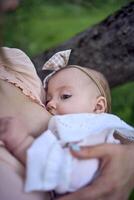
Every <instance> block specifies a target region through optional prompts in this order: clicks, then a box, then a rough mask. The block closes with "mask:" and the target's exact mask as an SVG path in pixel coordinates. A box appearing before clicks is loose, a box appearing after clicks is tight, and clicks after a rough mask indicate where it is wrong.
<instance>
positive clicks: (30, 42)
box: [3, 0, 134, 200]
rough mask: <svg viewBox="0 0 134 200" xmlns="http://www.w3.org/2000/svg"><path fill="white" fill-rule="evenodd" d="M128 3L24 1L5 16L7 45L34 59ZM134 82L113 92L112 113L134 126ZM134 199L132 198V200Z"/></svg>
mask: <svg viewBox="0 0 134 200" xmlns="http://www.w3.org/2000/svg"><path fill="white" fill-rule="evenodd" d="M128 2H130V1H129V0H107V1H106V0H103V1H101V0H49V1H45V0H23V1H21V5H20V7H19V8H18V9H17V10H16V11H15V12H13V13H8V14H6V16H5V22H4V24H5V27H4V34H3V36H4V45H5V46H10V47H18V48H21V49H23V50H24V51H25V52H27V54H28V55H29V56H30V57H32V56H33V55H37V54H39V53H40V52H42V51H44V50H46V49H48V48H50V47H54V46H56V45H58V44H60V43H62V42H64V41H65V40H67V39H69V38H71V37H72V36H74V35H75V34H77V33H79V32H81V31H83V30H85V29H86V28H88V27H91V26H92V25H94V24H96V23H99V22H100V21H102V20H103V19H105V18H106V17H107V16H108V15H110V14H112V13H113V12H114V11H116V10H118V9H119V8H121V7H122V6H124V5H125V4H127V3H128ZM133 88H134V83H127V84H124V85H122V86H120V87H116V88H114V89H113V90H112V99H113V103H112V108H113V113H115V114H117V115H119V116H120V117H121V118H123V119H124V120H125V121H127V122H128V123H130V124H132V125H133V126H134V92H133ZM132 199H134V196H132V197H131V200H132Z"/></svg>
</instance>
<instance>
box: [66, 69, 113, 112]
mask: <svg viewBox="0 0 134 200" xmlns="http://www.w3.org/2000/svg"><path fill="white" fill-rule="evenodd" d="M65 68H77V69H79V70H81V71H82V72H83V73H85V74H86V75H87V76H88V77H89V78H90V79H91V80H92V81H93V82H94V83H95V85H96V86H97V88H98V90H99V91H100V94H101V96H103V97H105V98H106V101H107V107H106V112H107V113H110V112H111V92H110V87H109V84H108V81H107V79H106V78H105V76H104V75H103V74H102V73H101V72H99V71H96V70H93V69H90V68H85V67H81V66H78V65H68V66H67V67H65ZM65 68H63V69H65Z"/></svg>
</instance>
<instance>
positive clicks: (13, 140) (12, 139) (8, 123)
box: [0, 117, 26, 152]
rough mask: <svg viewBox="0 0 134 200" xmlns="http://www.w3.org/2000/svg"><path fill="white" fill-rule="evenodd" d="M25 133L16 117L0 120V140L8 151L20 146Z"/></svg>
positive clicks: (23, 127)
mask: <svg viewBox="0 0 134 200" xmlns="http://www.w3.org/2000/svg"><path fill="white" fill-rule="evenodd" d="M22 132H23V134H24V133H25V132H26V128H25V126H24V125H23V123H22V122H21V120H20V119H18V118H17V117H3V118H0V140H2V141H3V143H4V144H5V146H6V147H7V149H8V150H9V151H12V152H13V151H14V149H15V148H16V147H17V146H18V145H20V142H21V141H22V138H21V137H22V135H23V134H21V133H22Z"/></svg>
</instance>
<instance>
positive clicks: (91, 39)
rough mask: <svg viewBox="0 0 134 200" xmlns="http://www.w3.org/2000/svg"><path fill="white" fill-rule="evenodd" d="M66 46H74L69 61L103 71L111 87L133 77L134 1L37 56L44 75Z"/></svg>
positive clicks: (35, 60) (41, 75)
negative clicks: (46, 68)
mask: <svg viewBox="0 0 134 200" xmlns="http://www.w3.org/2000/svg"><path fill="white" fill-rule="evenodd" d="M61 34H62V33H61ZM64 49H72V53H71V56H70V60H69V64H77V65H81V66H85V67H90V68H93V69H96V70H99V71H101V72H102V73H104V74H105V76H106V77H107V79H108V81H109V84H110V86H111V87H113V86H117V85H119V84H122V83H125V82H127V81H133V80H134V2H131V3H130V4H129V5H127V6H126V7H123V8H122V9H121V10H119V11H118V12H116V13H114V14H113V15H112V16H109V17H108V18H107V19H106V20H104V21H102V22H101V23H100V24H97V25H95V26H94V27H92V28H89V29H87V30H85V31H84V32H82V33H80V34H78V35H76V36H75V37H73V38H71V39H70V40H68V41H66V42H65V43H64V44H61V45H59V46H58V47H56V48H53V49H49V50H47V51H45V52H43V53H42V54H40V55H37V56H36V57H34V58H33V62H34V64H35V66H36V68H37V71H38V74H39V76H40V77H41V79H43V77H44V72H43V73H42V71H41V68H42V65H43V64H44V63H45V62H46V61H47V60H48V59H49V58H50V57H51V56H52V55H53V54H54V53H55V52H57V51H60V50H64Z"/></svg>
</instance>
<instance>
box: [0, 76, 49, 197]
mask: <svg viewBox="0 0 134 200" xmlns="http://www.w3.org/2000/svg"><path fill="white" fill-rule="evenodd" d="M42 95H44V94H42ZM5 116H19V118H20V119H21V121H22V122H23V124H24V126H25V127H26V128H27V131H28V133H29V135H31V136H33V137H34V138H36V137H37V136H39V135H40V134H41V133H42V132H43V131H44V130H45V129H46V128H47V124H48V120H49V118H50V115H49V113H48V112H47V111H46V110H45V109H44V108H43V107H41V106H40V105H38V104H37V103H34V102H32V101H31V100H30V99H29V98H28V97H26V96H25V95H24V94H23V93H22V91H21V90H20V89H18V88H17V87H15V86H14V85H12V84H10V83H8V82H6V81H3V80H0V117H5ZM18 134H19V131H18ZM21 139H22V142H23V141H24V136H23V135H21V136H20V140H21ZM24 170H25V168H24V166H23V164H22V163H21V162H19V161H18V160H17V159H16V158H15V157H14V156H13V155H12V153H10V152H9V151H8V150H7V149H6V148H5V147H4V146H3V145H2V144H1V145H0V199H2V200H18V199H19V200H49V199H50V198H49V196H48V195H47V194H44V193H43V192H34V193H31V194H26V193H24V188H23V187H24Z"/></svg>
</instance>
